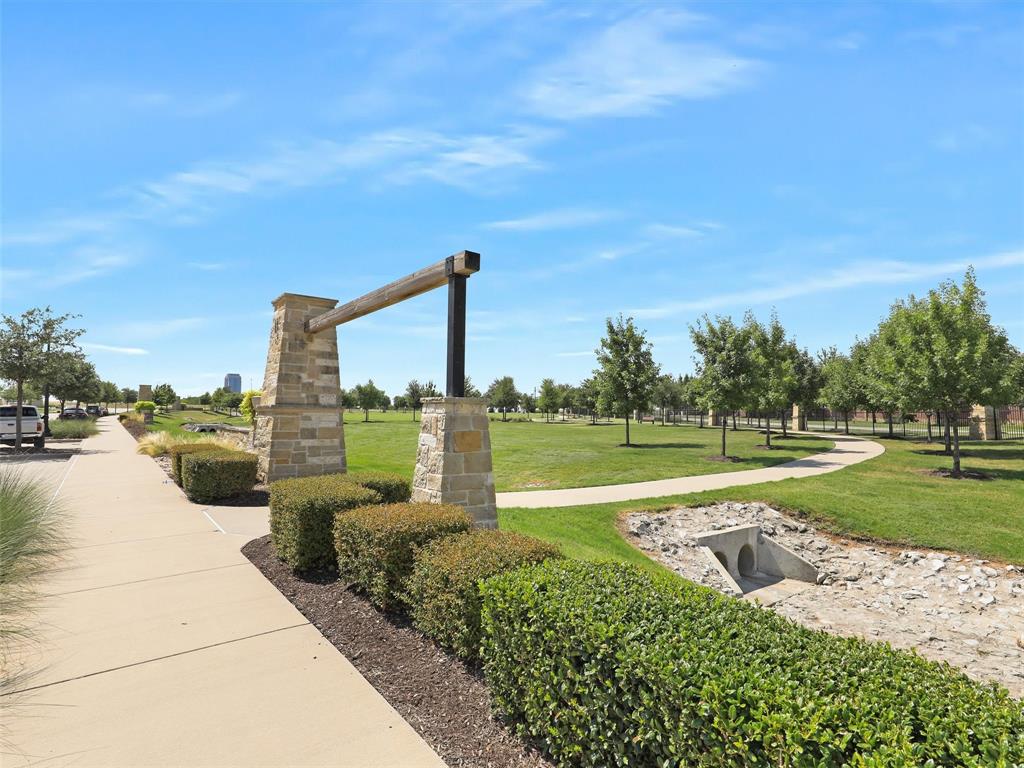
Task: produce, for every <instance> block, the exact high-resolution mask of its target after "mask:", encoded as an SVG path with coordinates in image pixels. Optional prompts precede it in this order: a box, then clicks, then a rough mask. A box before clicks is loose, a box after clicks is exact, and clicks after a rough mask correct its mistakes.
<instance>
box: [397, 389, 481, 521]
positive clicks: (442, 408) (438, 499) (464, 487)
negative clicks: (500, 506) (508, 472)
mask: <svg viewBox="0 0 1024 768" xmlns="http://www.w3.org/2000/svg"><path fill="white" fill-rule="evenodd" d="M412 500H413V501H429V502H435V503H442V504H460V505H461V506H463V507H465V508H466V511H467V512H469V514H470V515H471V516H472V518H473V522H474V524H475V525H476V526H477V527H478V528H497V527H498V510H497V505H496V504H495V500H494V472H493V470H492V466H491V435H490V427H489V423H488V420H487V403H486V401H485V400H484V399H482V398H477V397H427V398H424V400H423V410H422V411H420V439H419V447H418V448H417V450H416V473H415V475H414V476H413V481H412Z"/></svg>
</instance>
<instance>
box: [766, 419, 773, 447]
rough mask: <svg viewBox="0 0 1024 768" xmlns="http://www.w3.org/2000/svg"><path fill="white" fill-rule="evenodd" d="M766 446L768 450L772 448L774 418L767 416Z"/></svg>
mask: <svg viewBox="0 0 1024 768" xmlns="http://www.w3.org/2000/svg"><path fill="white" fill-rule="evenodd" d="M764 445H765V447H766V448H771V447H772V417H771V416H765V420H764Z"/></svg>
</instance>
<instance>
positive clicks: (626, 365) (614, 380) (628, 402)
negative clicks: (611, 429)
mask: <svg viewBox="0 0 1024 768" xmlns="http://www.w3.org/2000/svg"><path fill="white" fill-rule="evenodd" d="M605 334H606V335H605V336H604V338H602V339H601V346H600V347H598V348H597V349H596V350H594V352H595V354H596V355H597V363H598V365H599V366H600V367H599V368H598V369H597V370H596V371H595V372H594V375H595V376H596V377H597V381H598V386H599V389H600V402H601V403H603V404H604V405H605V407H606V409H607V411H608V412H609V413H612V414H614V415H615V416H623V417H624V418H625V420H626V446H627V447H629V446H630V445H631V443H630V442H629V417H630V415H631V414H632V413H633V412H634V411H635V412H641V411H645V410H647V408H649V407H650V404H651V395H652V394H653V393H654V383H655V382H656V381H657V379H658V366H657V364H656V363H655V362H654V354H653V351H652V347H651V343H650V342H649V341H647V337H646V336H645V335H644V332H643V331H639V330H637V328H636V326H635V325H634V324H633V318H631V317H629V318H623V316H622V315H619V316H618V318H616V319H615V320H612V319H611V318H610V317H609V318H608V319H607V320H606V321H605Z"/></svg>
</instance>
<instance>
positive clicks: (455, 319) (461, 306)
mask: <svg viewBox="0 0 1024 768" xmlns="http://www.w3.org/2000/svg"><path fill="white" fill-rule="evenodd" d="M445 266H446V268H447V271H448V376H447V383H446V386H445V394H446V395H447V396H448V397H465V396H466V278H467V276H466V275H458V274H455V273H454V269H453V260H452V257H450V256H449V257H448V260H447V262H446V264H445Z"/></svg>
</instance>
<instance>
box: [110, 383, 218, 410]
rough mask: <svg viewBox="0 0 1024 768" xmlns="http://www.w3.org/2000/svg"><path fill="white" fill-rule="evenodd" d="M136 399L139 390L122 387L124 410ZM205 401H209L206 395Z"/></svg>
mask: <svg viewBox="0 0 1024 768" xmlns="http://www.w3.org/2000/svg"><path fill="white" fill-rule="evenodd" d="M138 399H139V390H137V389H132V388H131V387H123V388H122V389H121V401H122V402H123V403H124V406H125V408H127V407H128V406H129V405H131V404H132V403H134V402H136V401H137V400H138ZM206 401H207V402H209V401H210V396H209V394H207V395H206ZM199 402H200V403H201V402H203V399H202V398H199Z"/></svg>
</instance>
